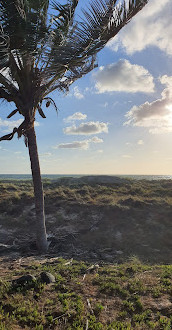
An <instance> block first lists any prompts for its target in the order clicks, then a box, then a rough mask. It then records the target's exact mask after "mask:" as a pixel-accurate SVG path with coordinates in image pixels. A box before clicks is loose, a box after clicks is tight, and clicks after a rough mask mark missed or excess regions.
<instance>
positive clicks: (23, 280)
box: [13, 274, 36, 285]
mask: <svg viewBox="0 0 172 330" xmlns="http://www.w3.org/2000/svg"><path fill="white" fill-rule="evenodd" d="M35 281H36V277H35V276H33V275H31V274H27V275H23V276H21V277H19V278H17V279H15V280H14V281H13V282H14V284H18V285H25V284H28V283H32V282H35Z"/></svg>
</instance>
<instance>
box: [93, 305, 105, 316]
mask: <svg viewBox="0 0 172 330" xmlns="http://www.w3.org/2000/svg"><path fill="white" fill-rule="evenodd" d="M103 309H104V307H103V306H102V305H101V304H99V303H98V304H96V305H95V306H94V314H95V315H96V316H99V315H100V314H101V312H102V311H103Z"/></svg>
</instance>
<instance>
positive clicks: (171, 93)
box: [124, 75, 172, 134]
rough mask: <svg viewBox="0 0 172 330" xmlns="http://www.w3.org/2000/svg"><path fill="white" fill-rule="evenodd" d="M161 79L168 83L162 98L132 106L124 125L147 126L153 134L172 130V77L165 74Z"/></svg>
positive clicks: (162, 81)
mask: <svg viewBox="0 0 172 330" xmlns="http://www.w3.org/2000/svg"><path fill="white" fill-rule="evenodd" d="M159 80H160V82H161V83H162V84H164V85H166V88H165V89H164V90H163V92H162V93H161V98H160V99H157V100H155V101H153V102H151V103H149V102H145V103H144V104H141V105H140V106H134V107H132V108H131V109H130V111H128V112H127V114H126V118H127V121H126V122H125V123H124V125H132V126H139V127H147V128H148V129H149V132H150V133H153V134H157V133H163V132H172V77H168V76H167V75H164V76H162V77H161V78H160V79H159Z"/></svg>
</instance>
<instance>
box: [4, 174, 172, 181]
mask: <svg viewBox="0 0 172 330" xmlns="http://www.w3.org/2000/svg"><path fill="white" fill-rule="evenodd" d="M93 175H94V174H93ZM82 176H87V175H84V174H83V175H76V174H68V175H67V174H42V178H43V179H50V180H57V179H59V178H64V177H74V178H80V177H82ZM88 176H91V174H89V175H88ZM109 176H116V177H119V178H128V179H134V180H150V181H151V180H172V175H109ZM31 179H32V176H31V175H30V174H0V180H31Z"/></svg>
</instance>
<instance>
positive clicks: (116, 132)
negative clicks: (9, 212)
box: [0, 0, 172, 174]
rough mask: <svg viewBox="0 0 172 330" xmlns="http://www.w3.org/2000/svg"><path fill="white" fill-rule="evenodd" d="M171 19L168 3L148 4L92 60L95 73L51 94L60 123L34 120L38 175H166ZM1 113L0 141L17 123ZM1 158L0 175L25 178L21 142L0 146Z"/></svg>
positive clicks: (51, 117)
mask: <svg viewBox="0 0 172 330" xmlns="http://www.w3.org/2000/svg"><path fill="white" fill-rule="evenodd" d="M83 3H84V2H83V1H81V4H83ZM171 17H172V3H171V0H163V1H160V0H150V1H149V3H148V5H147V6H146V7H145V8H144V9H143V10H142V11H141V12H140V13H139V14H138V15H137V16H136V17H135V18H133V19H132V21H131V22H130V23H129V24H128V25H127V26H126V27H125V28H123V29H122V30H121V31H120V33H119V34H118V35H117V36H116V37H115V38H114V39H112V40H111V41H110V42H109V44H108V45H107V46H106V47H105V48H104V49H103V50H102V51H101V52H100V53H99V54H98V64H99V67H98V68H97V69H95V70H94V71H92V72H91V73H89V74H88V75H87V76H85V77H83V78H82V79H80V80H78V81H77V82H75V83H74V84H73V85H72V86H71V87H70V92H69V93H68V94H67V95H64V94H59V93H58V92H54V93H53V95H52V97H53V99H54V100H55V102H56V104H57V107H58V109H59V112H58V116H57V114H56V112H55V111H54V109H53V108H51V109H50V108H48V109H44V110H45V113H46V116H47V119H42V118H40V116H39V115H38V116H37V126H36V132H37V141H38V148H39V155H40V164H41V171H42V173H44V174H172V144H171V138H172V42H171V40H172V21H171ZM0 108H1V112H0V134H1V135H3V134H5V133H4V132H11V130H12V128H13V127H14V126H17V123H19V120H20V119H21V118H20V117H19V116H17V115H16V116H15V117H13V118H14V119H11V120H7V119H6V117H7V115H8V114H9V112H10V111H12V110H14V106H13V105H8V104H5V103H1V105H0ZM0 159H1V162H0V173H4V174H5V173H7V174H8V173H14V174H15V173H16V174H18V173H21V174H22V173H23V174H24V173H30V163H29V157H28V150H27V148H26V147H25V145H24V142H23V139H20V140H18V139H17V138H16V137H15V138H14V139H13V140H12V141H4V142H1V144H0Z"/></svg>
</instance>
